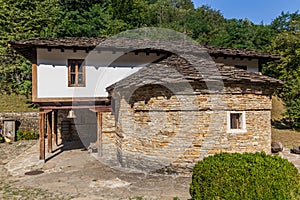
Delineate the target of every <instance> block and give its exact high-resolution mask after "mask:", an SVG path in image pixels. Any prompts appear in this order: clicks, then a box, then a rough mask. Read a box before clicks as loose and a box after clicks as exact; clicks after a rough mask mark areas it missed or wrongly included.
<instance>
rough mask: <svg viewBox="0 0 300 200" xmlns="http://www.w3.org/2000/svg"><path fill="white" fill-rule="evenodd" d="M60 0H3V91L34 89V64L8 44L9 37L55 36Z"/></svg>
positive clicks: (0, 14)
mask: <svg viewBox="0 0 300 200" xmlns="http://www.w3.org/2000/svg"><path fill="white" fill-rule="evenodd" d="M57 5H58V2H57V0H42V1H39V0H22V1H13V0H0V34H1V39H0V74H1V75H0V84H1V91H0V92H2V93H4V92H6V93H10V92H17V93H23V94H28V93H29V92H30V91H31V84H30V81H31V80H30V79H31V65H30V63H29V61H27V60H25V59H24V58H23V57H21V56H20V55H16V54H14V52H13V51H12V49H10V48H8V46H7V42H8V41H9V40H18V39H26V38H33V37H56V36H57V33H58V32H59V31H60V27H59V26H57V24H60V10H59V8H58V6H57Z"/></svg>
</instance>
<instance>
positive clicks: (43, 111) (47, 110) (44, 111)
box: [40, 108, 52, 114]
mask: <svg viewBox="0 0 300 200" xmlns="http://www.w3.org/2000/svg"><path fill="white" fill-rule="evenodd" d="M50 112H52V108H40V113H44V114H48V113H50Z"/></svg>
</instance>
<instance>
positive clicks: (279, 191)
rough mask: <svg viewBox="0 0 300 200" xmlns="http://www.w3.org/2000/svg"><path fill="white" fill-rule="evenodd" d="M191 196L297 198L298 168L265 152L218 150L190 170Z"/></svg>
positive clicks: (204, 197) (201, 197) (299, 194)
mask: <svg viewBox="0 0 300 200" xmlns="http://www.w3.org/2000/svg"><path fill="white" fill-rule="evenodd" d="M190 194H191V196H192V198H193V199H205V200H207V199H230V200H231V199H251V200H252V199H299V198H300V179H299V174H298V170H297V168H296V167H295V166H294V165H293V164H292V163H290V162H288V160H287V159H283V158H281V157H279V156H272V155H267V154H266V153H255V154H251V153H244V154H239V153H233V154H230V153H221V154H216V155H214V156H209V157H207V158H204V159H203V160H202V161H200V162H199V163H198V164H196V165H195V167H194V170H193V177H192V183H191V185H190Z"/></svg>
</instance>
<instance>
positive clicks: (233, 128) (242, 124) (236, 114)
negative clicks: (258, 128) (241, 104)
mask: <svg viewBox="0 0 300 200" xmlns="http://www.w3.org/2000/svg"><path fill="white" fill-rule="evenodd" d="M227 132H228V133H245V132H247V130H246V112H245V111H228V112H227Z"/></svg>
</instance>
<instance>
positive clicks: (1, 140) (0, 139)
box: [0, 135, 4, 143]
mask: <svg viewBox="0 0 300 200" xmlns="http://www.w3.org/2000/svg"><path fill="white" fill-rule="evenodd" d="M3 142H4V138H3V137H2V136H1V135H0V143H3Z"/></svg>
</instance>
